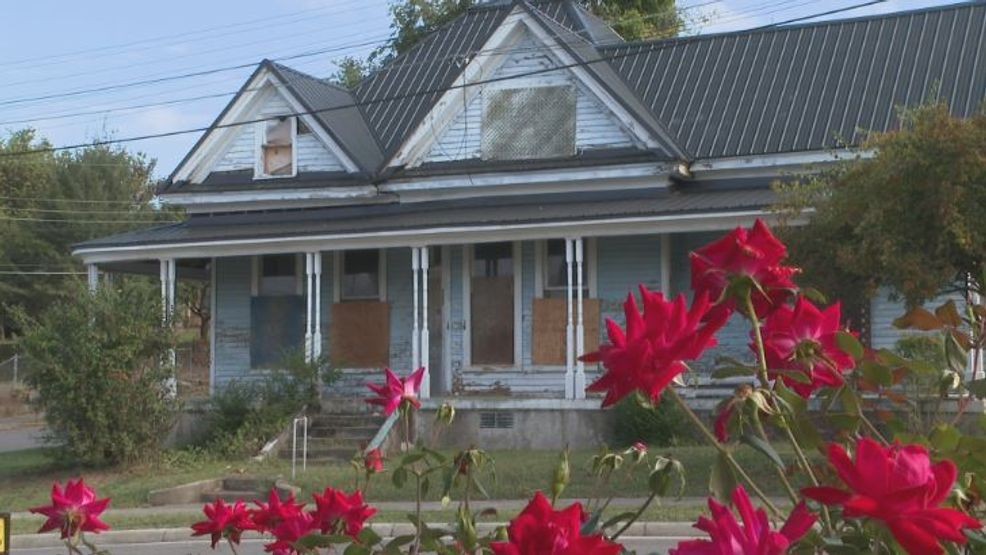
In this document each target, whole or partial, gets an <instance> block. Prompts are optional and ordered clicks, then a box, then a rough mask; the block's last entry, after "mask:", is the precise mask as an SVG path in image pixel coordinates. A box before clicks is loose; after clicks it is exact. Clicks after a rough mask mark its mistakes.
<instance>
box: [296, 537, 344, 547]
mask: <svg viewBox="0 0 986 555" xmlns="http://www.w3.org/2000/svg"><path fill="white" fill-rule="evenodd" d="M352 541H353V538H350V537H349V536H342V535H331V536H328V535H325V534H308V535H305V536H302V537H301V538H299V539H298V541H296V542H294V544H295V545H296V546H297V547H301V548H304V549H309V550H311V549H317V548H325V547H332V546H333V545H336V544H340V543H352Z"/></svg>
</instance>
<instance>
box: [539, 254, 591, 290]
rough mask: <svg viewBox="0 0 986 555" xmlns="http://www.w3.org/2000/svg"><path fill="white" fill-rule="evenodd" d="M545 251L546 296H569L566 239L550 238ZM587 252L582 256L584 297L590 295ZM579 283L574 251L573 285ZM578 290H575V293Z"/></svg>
mask: <svg viewBox="0 0 986 555" xmlns="http://www.w3.org/2000/svg"><path fill="white" fill-rule="evenodd" d="M544 250H545V253H544V255H545V256H544V258H545V260H544V297H545V298H549V299H557V298H561V299H564V298H566V297H567V296H568V263H567V262H566V260H565V240H564V239H550V240H548V241H546V246H545V249H544ZM585 260H586V257H585V253H583V256H582V264H581V266H582V297H583V298H587V297H588V296H589V273H588V272H587V270H586V264H585ZM577 283H578V265H577V264H576V262H575V253H574V252H573V253H572V287H573V290H574V288H575V286H576V284H577ZM576 293H577V292H575V291H573V294H576Z"/></svg>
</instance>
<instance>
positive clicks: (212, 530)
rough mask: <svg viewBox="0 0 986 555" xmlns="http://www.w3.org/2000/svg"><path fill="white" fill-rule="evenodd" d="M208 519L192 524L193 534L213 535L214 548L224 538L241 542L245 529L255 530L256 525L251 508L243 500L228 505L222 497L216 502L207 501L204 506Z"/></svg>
mask: <svg viewBox="0 0 986 555" xmlns="http://www.w3.org/2000/svg"><path fill="white" fill-rule="evenodd" d="M202 512H203V513H205V517H206V520H204V521H202V522H196V523H195V524H193V525H192V530H194V532H193V533H192V535H193V536H205V535H207V534H208V535H211V536H212V548H213V549H215V548H216V544H217V543H219V540H220V539H222V538H228V539H229V541H230V542H231V543H234V544H238V543H240V536H241V535H242V534H243V531H244V530H254V529H255V528H256V526H255V525H254V523H253V519H252V518H251V514H250V510H249V509H248V508H247V506H246V504H245V503H244V502H243V501H237V502H236V503H234V504H232V505H228V504H227V503H226V502H225V501H223V500H222V499H217V500H216V502H215V503H206V504H205V506H203V507H202Z"/></svg>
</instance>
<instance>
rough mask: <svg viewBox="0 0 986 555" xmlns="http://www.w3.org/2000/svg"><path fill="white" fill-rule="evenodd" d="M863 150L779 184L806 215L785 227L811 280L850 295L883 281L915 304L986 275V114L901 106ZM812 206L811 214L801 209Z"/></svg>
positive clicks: (790, 204) (980, 282) (792, 211)
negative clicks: (896, 121)
mask: <svg viewBox="0 0 986 555" xmlns="http://www.w3.org/2000/svg"><path fill="white" fill-rule="evenodd" d="M899 118H900V128H899V130H896V131H891V132H887V133H875V134H873V135H871V136H870V137H869V138H868V140H866V141H865V142H864V144H863V145H862V152H869V153H873V154H872V156H871V157H856V158H854V159H852V160H850V161H847V162H845V163H843V164H841V165H840V166H839V167H837V168H836V169H835V170H833V171H830V172H826V173H824V174H822V175H819V176H817V177H814V178H811V179H807V180H804V181H802V182H799V183H795V184H794V185H789V186H779V187H778V190H779V192H780V194H781V199H782V202H781V205H780V209H781V210H782V213H784V214H785V215H787V216H795V215H799V214H802V215H805V216H807V218H808V223H807V225H805V226H791V227H789V228H788V229H787V230H786V232H785V235H786V236H787V238H788V240H789V244H790V246H791V252H792V259H793V260H794V261H795V262H796V263H797V264H798V265H800V266H801V267H802V268H804V269H805V275H808V276H811V283H810V285H813V286H816V287H818V288H820V289H822V290H824V291H826V292H829V293H833V294H835V296H836V297H841V298H843V299H853V298H855V299H857V300H858V299H859V298H860V296H861V295H862V296H866V298H868V297H869V296H871V295H872V294H873V293H874V292H875V291H876V289H877V288H878V287H881V286H886V287H890V288H892V289H893V290H894V291H896V292H897V293H899V294H900V295H901V296H902V297H903V298H904V299H905V300H906V301H907V303H908V304H909V305H915V304H919V303H922V302H924V301H927V300H929V299H931V298H933V297H935V296H937V295H938V294H940V293H942V292H944V291H948V290H950V289H952V290H954V289H956V288H958V289H962V288H964V287H965V284H966V280H967V278H968V279H971V280H972V285H973V287H974V288H975V289H976V290H978V291H979V292H982V289H983V286H984V284H986V279H984V277H986V218H984V217H983V214H984V213H986V156H984V155H983V153H984V152H986V115H984V114H982V113H980V114H977V115H974V116H973V117H970V118H966V119H960V118H957V117H954V116H952V115H951V113H950V112H949V109H948V106H946V105H945V104H943V103H935V104H929V105H925V106H921V107H918V108H914V109H910V110H903V111H901V113H900V115H899ZM808 207H811V208H813V209H814V213H806V212H803V210H804V209H805V208H808Z"/></svg>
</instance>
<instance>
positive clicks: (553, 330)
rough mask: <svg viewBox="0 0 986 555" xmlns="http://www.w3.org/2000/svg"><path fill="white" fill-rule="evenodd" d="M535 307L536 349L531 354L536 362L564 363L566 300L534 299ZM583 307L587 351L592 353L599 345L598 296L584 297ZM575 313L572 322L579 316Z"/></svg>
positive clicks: (537, 363) (547, 363)
mask: <svg viewBox="0 0 986 555" xmlns="http://www.w3.org/2000/svg"><path fill="white" fill-rule="evenodd" d="M573 307H574V302H573ZM533 309H534V313H533V320H534V322H533V324H534V325H533V328H534V345H533V347H534V349H533V353H531V355H532V359H533V362H534V364H536V365H541V366H563V365H564V364H565V363H566V360H565V359H566V356H565V355H566V346H567V335H568V334H567V326H568V302H567V299H534V306H533ZM582 310H583V313H582V314H583V325H584V326H585V330H584V331H585V336H584V337H585V343H584V345H585V352H587V353H591V352H592V351H595V350H596V349H597V348H598V347H599V299H583V301H582ZM572 316H573V321H572V323H573V325H576V324H577V323H578V320H577V318H578V315H577V313H576V314H573V315H572Z"/></svg>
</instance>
